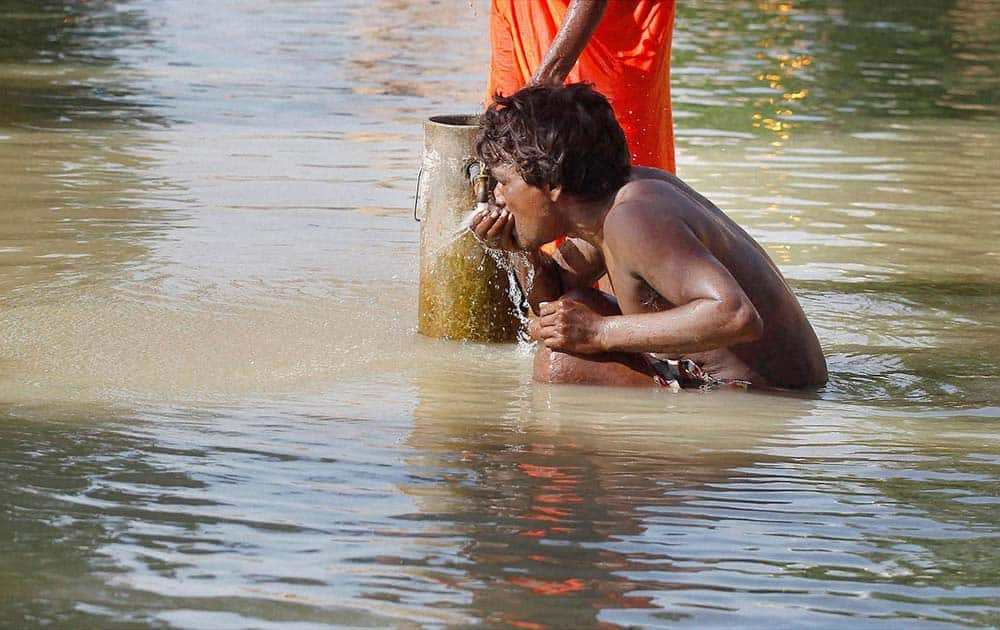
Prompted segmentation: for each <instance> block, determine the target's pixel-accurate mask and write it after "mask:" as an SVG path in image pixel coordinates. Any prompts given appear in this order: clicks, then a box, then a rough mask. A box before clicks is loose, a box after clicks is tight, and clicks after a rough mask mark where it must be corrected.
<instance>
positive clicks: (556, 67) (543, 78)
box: [529, 0, 608, 85]
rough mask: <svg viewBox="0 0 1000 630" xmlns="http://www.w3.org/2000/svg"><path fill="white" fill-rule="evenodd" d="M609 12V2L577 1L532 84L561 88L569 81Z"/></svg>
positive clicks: (594, 0) (568, 11) (561, 25)
mask: <svg viewBox="0 0 1000 630" xmlns="http://www.w3.org/2000/svg"><path fill="white" fill-rule="evenodd" d="M607 8H608V0H573V2H572V3H571V4H570V6H569V8H568V9H567V10H566V15H565V17H564V18H563V21H562V24H560V25H559V31H558V32H557V33H556V37H555V39H554V40H553V41H552V45H551V46H549V49H548V51H546V53H545V56H544V57H542V61H541V62H540V63H539V64H538V68H537V69H536V70H535V73H534V74H533V75H532V77H531V80H530V81H529V83H530V84H541V85H559V84H561V83H562V82H563V81H565V80H566V76H567V75H568V74H569V71H570V70H572V69H573V66H574V65H576V61H577V59H579V57H580V53H582V52H583V49H584V48H585V47H586V46H587V42H589V41H590V38H591V36H592V35H593V34H594V31H595V30H597V26H598V24H600V22H601V18H603V17H604V11H605V10H606V9H607Z"/></svg>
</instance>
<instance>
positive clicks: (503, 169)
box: [471, 84, 827, 389]
mask: <svg viewBox="0 0 1000 630" xmlns="http://www.w3.org/2000/svg"><path fill="white" fill-rule="evenodd" d="M477 151H478V152H479V155H480V158H481V159H482V160H483V161H484V162H485V163H486V164H487V165H488V166H489V167H490V169H491V170H492V173H493V176H494V177H495V178H496V181H497V184H496V188H495V189H494V200H495V206H494V207H493V208H492V209H490V210H487V211H484V212H482V213H480V214H479V215H478V216H477V217H476V218H475V219H474V220H473V222H472V227H471V229H472V230H473V232H475V234H476V235H477V236H478V237H479V238H481V239H483V240H484V241H485V242H486V243H487V244H488V245H489V246H491V247H497V248H501V249H505V250H508V251H523V252H524V253H525V255H524V256H514V257H512V258H514V259H515V260H520V262H518V265H517V266H518V267H519V269H518V275H519V279H520V281H521V285H522V288H524V289H525V290H526V293H527V297H528V302H529V304H530V306H531V308H532V311H533V314H534V315H535V317H534V318H533V320H532V324H531V329H530V333H531V335H532V337H533V338H534V339H537V340H538V341H540V342H541V343H540V344H539V348H538V351H537V353H536V355H535V379H536V380H538V381H542V382H572V383H591V384H612V385H641V384H653V383H658V384H660V385H670V386H676V385H677V384H680V385H688V386H690V385H698V386H705V387H715V386H719V385H738V386H761V387H774V388H789V389H800V388H810V387H818V386H820V385H822V384H823V383H825V382H826V376H827V375H826V362H825V360H824V358H823V354H822V350H821V348H820V345H819V341H818V340H817V339H816V334H815V333H814V332H813V329H812V327H811V326H810V324H809V322H808V320H807V319H806V316H805V314H804V313H803V311H802V308H801V306H800V305H799V303H798V301H797V300H796V299H795V296H794V295H792V292H791V290H790V289H789V288H788V285H787V284H786V283H785V281H784V279H783V278H782V276H781V273H780V272H779V271H778V269H777V267H775V265H774V263H773V262H772V261H771V260H770V258H768V256H767V254H766V253H765V252H764V250H763V249H762V248H761V247H760V245H758V244H757V243H756V242H755V241H754V240H753V239H752V238H751V237H750V236H749V235H748V234H747V233H746V232H744V231H743V230H742V229H741V228H740V227H739V226H738V225H736V223H734V222H733V221H732V220H731V219H729V217H727V216H726V215H725V214H724V213H723V212H722V211H721V210H719V209H718V208H716V207H715V206H714V205H713V204H712V203H711V202H709V201H708V200H707V199H705V198H704V197H702V196H701V195H699V194H698V193H696V192H695V191H694V190H692V189H691V188H689V187H688V186H687V185H686V184H684V183H683V182H682V181H681V180H679V179H677V178H676V177H675V176H673V175H671V174H669V173H666V172H664V171H660V170H656V169H651V168H642V167H632V166H631V162H630V160H629V152H628V147H627V145H626V141H625V136H624V133H623V132H622V129H621V127H620V126H619V125H618V123H617V121H616V120H615V117H614V113H613V112H612V110H611V107H610V105H609V104H608V101H607V99H605V98H604V97H603V96H602V95H601V94H599V93H597V92H595V91H594V90H593V89H592V88H591V87H590V86H588V85H586V84H572V85H568V86H563V87H550V86H535V87H528V88H525V89H523V90H521V91H519V92H517V93H515V94H514V95H512V96H510V97H506V98H505V97H498V98H497V99H496V103H495V104H494V105H493V106H491V107H490V108H489V109H488V110H487V111H486V113H485V114H484V115H483V117H482V122H481V125H480V129H479V136H478V138H477ZM562 234H566V235H568V237H569V238H568V239H567V240H566V242H564V243H563V244H562V245H561V246H560V247H559V249H558V250H557V251H556V252H555V253H554V254H553V255H552V256H549V255H547V254H545V253H543V252H541V251H540V250H539V248H540V247H541V246H542V245H543V244H544V243H546V242H548V241H550V240H552V239H553V238H555V237H556V236H559V235H562ZM604 273H607V274H608V278H609V280H610V282H611V285H612V288H613V290H614V294H615V296H616V297H617V301H615V300H614V298H611V297H610V296H608V295H607V294H604V293H600V292H598V291H596V290H594V289H591V288H589V287H591V286H592V284H593V283H594V281H595V279H597V278H598V277H599V276H601V275H602V274H604Z"/></svg>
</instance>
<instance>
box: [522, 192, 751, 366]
mask: <svg viewBox="0 0 1000 630" xmlns="http://www.w3.org/2000/svg"><path fill="white" fill-rule="evenodd" d="M622 210H625V209H624V208H623V209H622ZM640 212H642V211H641V210H640ZM623 214H624V213H623ZM625 222H626V223H627V224H628V225H626V226H625V227H624V229H620V230H607V231H606V237H611V239H613V240H614V241H617V243H616V242H613V241H611V240H609V241H608V245H609V246H610V247H611V248H612V251H615V252H616V256H617V255H618V254H619V252H620V256H621V259H620V260H618V259H616V262H618V263H620V264H621V265H622V266H623V267H625V268H627V269H631V270H632V273H633V275H635V276H637V277H638V278H640V279H641V280H643V281H644V282H646V284H648V285H649V286H650V288H652V289H653V290H654V291H656V292H657V293H658V294H659V295H661V296H662V297H663V298H664V299H666V300H667V301H668V302H670V303H671V304H675V305H677V306H675V307H674V308H669V309H666V310H663V311H659V312H652V313H633V314H629V315H619V316H611V317H601V316H599V315H597V314H596V313H594V312H593V311H592V310H590V309H588V308H587V307H586V306H584V305H582V304H580V303H578V302H576V301H575V300H571V299H568V298H560V299H559V300H557V301H556V302H552V303H547V304H544V305H542V306H541V311H540V315H541V318H540V320H539V336H540V337H541V338H542V340H543V341H544V343H545V345H546V346H548V347H549V348H551V349H553V350H561V351H566V352H575V353H580V354H591V353H598V352H613V351H623V352H657V353H662V354H665V355H667V356H675V357H679V356H682V355H685V354H690V353H693V352H701V351H704V350H711V349H715V348H723V347H728V346H731V345H734V344H737V343H744V342H748V341H753V340H755V339H758V338H759V337H760V335H761V334H762V332H763V324H762V322H761V319H760V315H759V314H758V313H757V309H756V308H755V307H754V305H753V303H752V302H751V301H750V298H749V297H747V295H746V293H744V291H743V289H742V288H741V287H740V285H739V283H738V282H736V279H735V278H733V276H732V274H730V273H729V271H728V270H727V269H726V268H725V267H724V266H723V265H722V264H721V263H720V262H719V261H718V260H717V259H716V258H715V257H714V256H713V255H712V254H711V252H709V251H708V249H707V248H706V247H705V246H704V245H703V244H702V243H701V241H700V240H699V239H698V237H697V236H696V235H695V234H694V233H693V232H692V231H691V229H690V228H689V227H688V226H687V224H685V223H684V222H683V221H682V220H680V219H668V220H660V221H635V220H633V219H625ZM620 227H621V226H620ZM617 244H621V245H622V247H615V245H617Z"/></svg>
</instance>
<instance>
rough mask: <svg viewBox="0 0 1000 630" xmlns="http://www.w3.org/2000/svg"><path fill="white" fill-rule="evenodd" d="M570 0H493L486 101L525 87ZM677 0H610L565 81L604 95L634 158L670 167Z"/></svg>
mask: <svg viewBox="0 0 1000 630" xmlns="http://www.w3.org/2000/svg"><path fill="white" fill-rule="evenodd" d="M569 2H570V0H492V2H491V3H490V4H491V11H490V43H491V46H492V58H491V62H490V78H489V84H488V85H487V91H486V95H487V96H486V103H487V104H489V103H491V102H492V100H493V94H495V93H496V92H500V93H501V94H504V95H506V96H509V95H511V94H513V93H514V92H516V91H517V90H519V89H520V88H522V87H524V85H525V84H526V83H527V82H528V79H530V78H531V75H532V73H534V71H535V69H536V68H538V64H539V63H541V60H542V57H543V56H545V52H546V51H547V50H548V49H549V46H550V45H551V44H552V40H553V39H555V36H556V33H557V31H558V30H559V25H560V24H561V23H562V20H563V16H564V15H565V14H566V9H567V8H568V6H569ZM674 2H675V0H610V2H608V8H607V11H606V12H605V13H604V18H603V19H602V20H601V23H600V24H599V25H598V27H597V30H596V31H595V32H594V35H593V37H591V39H590V41H589V42H587V46H586V47H585V48H584V49H583V53H582V54H581V55H580V58H579V60H578V61H577V64H576V65H575V66H573V69H572V70H571V71H570V73H569V76H568V77H567V81H569V82H577V81H587V82H589V83H593V84H594V87H595V88H596V89H597V91H599V92H601V93H602V94H604V95H605V96H607V97H608V100H609V101H611V106H612V107H613V108H614V110H615V115H616V116H617V118H618V122H619V123H620V124H621V126H622V129H624V130H625V137H626V138H627V139H628V145H629V149H630V150H631V151H632V163H633V164H636V165H642V166H654V167H657V168H662V169H664V170H667V171H670V172H671V173H673V172H674V170H675V167H674V132H673V120H672V117H671V113H670V40H671V34H672V31H673V24H674Z"/></svg>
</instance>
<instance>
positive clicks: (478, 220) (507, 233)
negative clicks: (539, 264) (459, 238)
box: [469, 208, 521, 252]
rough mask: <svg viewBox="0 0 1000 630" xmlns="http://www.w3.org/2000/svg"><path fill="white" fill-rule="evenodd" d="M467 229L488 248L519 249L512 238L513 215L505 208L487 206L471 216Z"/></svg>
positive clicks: (513, 250) (512, 250)
mask: <svg viewBox="0 0 1000 630" xmlns="http://www.w3.org/2000/svg"><path fill="white" fill-rule="evenodd" d="M469 229H470V230H472V232H473V233H474V234H475V235H476V237H478V238H479V240H480V241H482V242H483V243H485V244H486V246H487V247H489V248H490V249H502V250H505V251H508V252H516V251H520V250H521V248H520V247H519V246H518V244H517V241H515V240H514V215H512V214H511V213H510V212H507V211H506V210H497V209H496V208H489V209H486V210H483V211H481V212H478V213H477V214H476V215H475V216H474V217H472V222H471V223H470V224H469Z"/></svg>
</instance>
